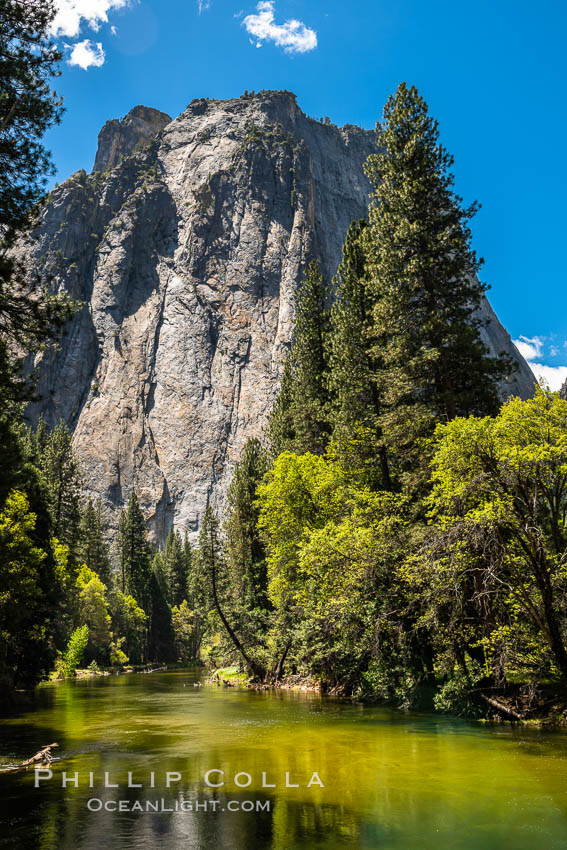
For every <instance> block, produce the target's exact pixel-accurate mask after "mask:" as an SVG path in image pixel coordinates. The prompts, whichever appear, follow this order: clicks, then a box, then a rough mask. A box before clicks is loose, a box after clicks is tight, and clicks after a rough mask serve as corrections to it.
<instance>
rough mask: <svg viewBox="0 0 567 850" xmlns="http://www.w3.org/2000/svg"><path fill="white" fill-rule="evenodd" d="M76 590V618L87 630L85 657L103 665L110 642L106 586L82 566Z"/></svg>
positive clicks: (93, 573)
mask: <svg viewBox="0 0 567 850" xmlns="http://www.w3.org/2000/svg"><path fill="white" fill-rule="evenodd" d="M77 590H78V602H77V614H78V618H79V621H80V622H81V623H82V624H85V625H87V626H88V628H89V642H88V645H87V656H88V657H90V658H91V659H94V660H96V661H100V662H101V663H103V664H104V663H105V662H106V660H107V658H108V652H109V648H110V640H111V633H110V614H109V606H108V599H107V595H106V585H104V584H103V583H102V581H101V580H100V578H99V577H98V575H97V574H96V573H95V572H93V571H92V570H89V568H88V567H86V566H84V565H83V566H82V567H81V568H80V569H79V572H78V576H77Z"/></svg>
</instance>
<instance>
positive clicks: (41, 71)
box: [0, 0, 73, 472]
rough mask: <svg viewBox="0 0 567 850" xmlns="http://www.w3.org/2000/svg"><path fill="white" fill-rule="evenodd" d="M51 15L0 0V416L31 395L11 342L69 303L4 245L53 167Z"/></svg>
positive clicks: (42, 336)
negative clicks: (49, 136)
mask: <svg viewBox="0 0 567 850" xmlns="http://www.w3.org/2000/svg"><path fill="white" fill-rule="evenodd" d="M54 15H55V4H54V3H53V2H51V0H0V55H1V61H0V402H1V403H2V410H1V411H0V418H1V417H3V415H4V414H5V413H6V405H9V406H10V408H13V404H14V402H15V401H18V400H19V399H21V398H29V395H30V392H29V391H30V387H29V383H28V382H27V381H26V380H25V376H24V375H23V373H22V372H21V370H20V368H19V363H18V359H17V358H16V357H15V356H14V355H13V352H14V350H15V349H16V348H17V349H18V350H19V351H23V352H25V353H28V352H29V351H31V350H36V349H37V348H38V347H40V346H41V345H42V344H44V343H45V342H47V341H49V340H50V339H51V338H52V336H53V333H54V331H55V329H57V328H59V327H61V325H62V323H63V322H64V321H65V319H67V318H68V317H69V315H70V313H71V312H72V308H73V305H71V304H70V303H69V302H67V301H66V300H65V298H62V297H59V296H55V295H53V293H50V292H49V291H48V289H47V282H45V281H43V282H41V285H39V284H38V285H37V286H36V287H34V288H33V289H32V288H30V286H29V282H27V283H26V277H25V270H24V269H23V268H22V266H21V264H20V263H18V262H17V261H16V259H15V257H14V254H13V253H9V252H8V250H7V249H9V248H10V247H12V246H13V244H14V241H15V239H16V238H17V237H18V236H19V235H20V234H21V233H22V230H23V229H25V228H26V227H27V225H28V223H29V221H30V214H31V212H32V210H33V208H34V205H35V203H36V202H37V201H38V200H39V199H40V197H41V196H42V194H43V191H44V186H45V182H46V177H47V175H50V174H52V173H53V166H52V163H51V157H50V154H49V152H48V151H47V150H46V149H45V148H44V146H43V145H42V144H41V139H42V137H43V135H44V133H45V132H46V130H48V129H49V128H50V127H51V126H53V125H54V124H57V123H59V121H60V118H61V114H62V108H61V101H60V99H59V98H58V97H57V95H56V94H55V93H54V92H53V91H52V90H51V88H50V79H51V78H52V77H54V76H58V73H59V72H58V63H59V60H60V59H61V54H60V53H59V52H58V51H57V49H56V47H55V45H54V44H53V43H52V42H50V40H49V26H50V24H51V22H52V20H53V18H54ZM1 460H2V458H1V456H0V461H1ZM1 471H2V470H1V469H0V472H1Z"/></svg>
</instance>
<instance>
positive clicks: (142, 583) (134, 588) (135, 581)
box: [118, 490, 150, 611]
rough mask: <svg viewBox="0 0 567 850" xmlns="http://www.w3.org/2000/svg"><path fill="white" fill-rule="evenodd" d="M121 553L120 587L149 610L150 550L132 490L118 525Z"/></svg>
mask: <svg viewBox="0 0 567 850" xmlns="http://www.w3.org/2000/svg"><path fill="white" fill-rule="evenodd" d="M118 548H119V555H120V576H119V581H120V590H121V592H122V593H129V594H131V595H132V596H133V597H134V599H135V600H136V602H138V604H139V605H140V606H141V607H142V608H143V609H144V611H147V610H148V604H149V582H150V552H149V547H148V544H147V541H146V523H145V520H144V515H143V513H142V510H141V508H140V504H139V502H138V497H137V496H136V492H135V491H134V490H132V492H131V493H130V498H129V500H128V505H127V506H126V508H125V509H124V510H123V511H122V513H121V514H120V521H119V526H118Z"/></svg>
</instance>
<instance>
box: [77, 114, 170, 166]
mask: <svg viewBox="0 0 567 850" xmlns="http://www.w3.org/2000/svg"><path fill="white" fill-rule="evenodd" d="M170 122H171V118H170V116H169V115H166V114H165V112H160V111H159V110H158V109H151V108H150V107H148V106H135V107H134V109H131V110H130V112H129V113H128V115H125V116H124V118H122V119H121V120H120V121H118V120H116V119H113V120H112V121H107V122H106V124H105V125H104V127H103V128H102V130H101V131H100V133H99V134H98V150H97V152H96V157H95V164H94V168H93V171H107V170H108V169H109V168H114V166H115V165H118V163H119V162H120V160H122V159H124V158H125V157H127V156H130V154H132V153H134V151H135V150H137V149H139V148H142V147H144V146H145V145H148V144H149V143H150V142H151V141H152V140H153V139H155V137H156V136H157V134H158V133H159V131H160V130H163V128H164V127H165V126H166V125H167V124H169V123H170Z"/></svg>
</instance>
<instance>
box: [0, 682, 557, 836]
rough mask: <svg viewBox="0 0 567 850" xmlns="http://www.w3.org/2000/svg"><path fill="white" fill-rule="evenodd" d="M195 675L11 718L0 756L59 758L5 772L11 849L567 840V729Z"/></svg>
mask: <svg viewBox="0 0 567 850" xmlns="http://www.w3.org/2000/svg"><path fill="white" fill-rule="evenodd" d="M198 681H199V673H197V672H191V671H185V672H169V673H153V674H151V675H143V674H135V675H134V674H132V675H124V676H113V677H105V678H95V679H88V680H82V681H76V682H73V681H65V682H55V683H51V684H48V685H44V686H42V687H40V688H39V689H38V693H37V699H36V701H35V703H34V706H33V709H30V710H28V711H25V712H20V713H19V714H18V715H17V716H12V717H7V718H3V719H2V722H1V725H0V756H1V758H0V760H3V761H6V760H7V759H8V758H10V757H11V758H18V759H19V758H22V757H23V756H27V755H31V754H32V753H34V752H35V751H36V750H37V749H38V748H39V747H40V746H41V745H44V744H49V743H51V742H53V741H57V742H58V743H59V749H58V750H56V751H55V752H56V753H57V755H58V757H59V758H58V760H57V761H55V762H54V763H53V764H52V768H51V771H52V776H51V777H50V776H49V773H48V771H44V772H43V773H41V774H38V776H37V777H36V776H35V775H34V773H33V772H32V771H29V772H26V773H21V774H3V775H2V776H1V777H0V785H1V787H0V800H1V803H2V811H3V815H2V821H1V826H0V848H17V850H20V849H21V848H27V847H30V848H31V847H33V848H35V850H55V848H57V850H59V848H65V850H67V848H68V850H91V848H93V850H94V848H97V850H111V849H112V850H123V848H124V850H134V848H136V850H146V848H148V850H150V848H151V850H153V848H158V847H159V848H163V850H178V848H179V849H180V848H184V850H186V848H199V850H201V848H202V850H223V848H227V850H264V848H266V850H267V848H271V850H295V848H297V850H299V848H301V850H313V848H326V850H327V849H328V850H335V848H380V850H401V848H403V850H539V848H544V850H556V848H557V850H559V848H566V849H567V735H564V734H558V733H550V732H541V731H539V730H535V729H526V728H522V729H512V728H510V727H507V726H501V727H500V726H492V727H487V726H483V725H479V724H474V723H469V722H466V721H461V720H458V719H453V718H446V717H442V716H437V715H426V714H423V715H420V714H408V715H405V714H403V713H399V712H395V711H390V710H388V709H384V708H380V707H368V706H362V705H357V704H351V703H349V702H342V701H339V700H333V699H326V698H322V697H319V696H318V695H315V694H305V693H293V692H289V691H276V692H273V691H269V692H257V691H249V690H246V689H239V688H225V687H216V686H212V685H204V686H202V687H195V685H196V683H197V682H198ZM64 774H65V775H64ZM64 780H66V781H67V785H66V787H62V786H63V781H64ZM207 783H209V784H207ZM36 784H38V786H39V787H37V788H36V787H35V785H36ZM129 785H130V786H136V785H141V786H142V787H128V786H129ZM89 786H92V787H89ZM113 786H118V787H113ZM211 786H215V787H211ZM273 786H275V787H273ZM296 786H298V787H296ZM120 809H122V811H120Z"/></svg>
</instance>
